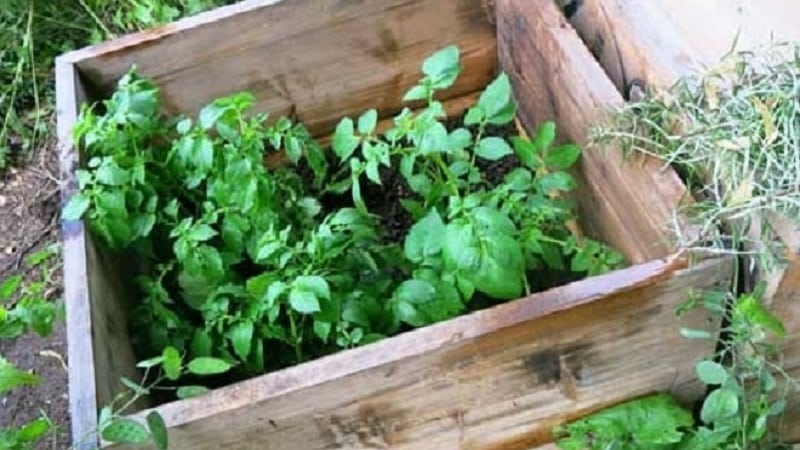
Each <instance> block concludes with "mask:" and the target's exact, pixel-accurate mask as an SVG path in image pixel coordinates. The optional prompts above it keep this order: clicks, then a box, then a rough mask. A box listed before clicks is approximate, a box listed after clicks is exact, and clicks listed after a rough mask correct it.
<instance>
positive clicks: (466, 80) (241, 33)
mask: <svg viewBox="0 0 800 450" xmlns="http://www.w3.org/2000/svg"><path fill="white" fill-rule="evenodd" d="M482 3H483V2H482V1H481V0H469V1H459V2H453V1H449V0H383V1H379V2H377V1H373V2H353V1H343V0H315V1H289V0H284V1H276V0H250V1H244V2H241V3H237V4H234V5H231V6H228V7H223V8H218V9H215V10H212V11H210V12H207V13H204V14H200V15H197V16H195V17H190V18H187V19H184V20H181V21H178V22H175V23H173V24H168V25H165V26H162V27H160V28H156V29H154V30H150V31H146V32H143V33H139V34H135V35H132V36H127V37H124V38H122V39H118V40H115V41H111V42H107V43H104V44H100V45H97V46H94V47H89V48H86V49H83V50H78V51H75V52H72V53H68V54H67V55H65V56H64V58H65V59H66V60H69V61H72V62H74V63H75V64H76V65H77V67H78V68H79V70H80V72H81V73H82V74H84V75H85V76H86V77H87V79H88V80H89V81H90V82H91V84H92V85H93V87H94V88H95V89H96V90H97V91H98V92H99V93H100V94H101V95H102V94H103V93H107V92H108V91H109V89H111V88H112V86H113V84H114V83H115V82H116V80H117V79H118V78H119V77H120V76H121V75H122V74H123V73H124V72H125V71H126V70H128V68H129V67H130V66H131V64H136V65H137V67H138V70H139V71H140V73H142V74H144V75H147V76H149V77H152V78H153V79H154V80H155V82H156V83H158V85H159V86H160V87H161V92H162V98H163V100H164V101H165V103H166V105H167V106H166V109H167V112H169V113H179V112H180V113H193V112H196V111H197V110H199V108H200V107H202V106H203V105H204V104H205V103H206V102H208V101H210V100H211V99H214V98H216V97H219V96H222V95H225V94H229V93H232V92H236V91H249V92H252V93H253V94H254V95H255V97H256V99H257V101H258V102H257V105H256V109H257V110H267V111H269V112H270V113H273V114H274V115H284V114H291V115H292V116H295V117H297V118H298V119H300V120H302V121H303V122H304V123H305V124H306V125H307V126H308V127H309V129H310V130H311V131H312V133H313V134H315V135H320V134H326V133H328V132H330V131H331V130H332V128H333V126H334V125H335V123H336V121H338V119H339V118H340V117H342V116H344V115H356V114H360V113H361V112H362V111H363V110H366V109H367V108H370V107H377V109H378V110H379V113H380V115H381V116H382V117H383V116H386V115H388V114H391V113H394V112H396V111H398V110H399V105H400V99H401V97H402V95H403V93H404V92H405V91H406V90H407V89H408V88H409V87H410V86H411V85H413V84H414V83H416V82H417V80H418V79H419V78H420V77H421V73H420V65H421V61H422V60H423V59H424V57H425V56H427V55H428V54H430V53H432V52H433V51H435V50H437V49H439V48H441V47H444V46H446V45H449V44H456V45H458V47H459V49H460V50H461V52H462V64H463V66H464V72H463V74H462V76H461V78H460V79H459V81H458V83H457V84H456V85H455V86H454V87H453V88H451V89H449V90H448V92H446V93H445V95H444V97H445V98H451V97H457V96H460V95H463V94H466V93H469V92H474V91H475V90H477V89H478V88H479V87H482V86H484V85H485V84H487V83H488V82H489V81H490V79H491V77H492V76H493V75H494V72H495V69H496V67H497V64H496V50H495V40H494V27H493V26H492V25H491V24H490V23H489V22H488V21H487V17H486V10H485V8H484V7H483V4H482Z"/></svg>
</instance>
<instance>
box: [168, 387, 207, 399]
mask: <svg viewBox="0 0 800 450" xmlns="http://www.w3.org/2000/svg"><path fill="white" fill-rule="evenodd" d="M208 392H211V390H210V389H208V388H207V387H205V386H181V387H179V388H178V390H177V391H176V392H175V395H176V396H177V397H178V398H179V399H185V398H191V397H197V396H200V395H203V394H206V393H208Z"/></svg>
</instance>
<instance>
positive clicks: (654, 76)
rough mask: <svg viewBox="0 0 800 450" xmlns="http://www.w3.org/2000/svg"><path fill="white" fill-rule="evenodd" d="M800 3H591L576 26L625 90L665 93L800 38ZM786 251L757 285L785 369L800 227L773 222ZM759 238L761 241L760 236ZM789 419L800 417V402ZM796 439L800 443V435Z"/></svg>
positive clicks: (794, 340)
mask: <svg viewBox="0 0 800 450" xmlns="http://www.w3.org/2000/svg"><path fill="white" fill-rule="evenodd" d="M798 15H800V2H796V1H791V0H724V1H722V0H706V1H702V2H697V1H692V0H653V1H648V2H638V1H632V0H584V1H583V2H582V5H581V6H580V8H579V9H578V11H577V13H576V14H575V15H574V16H573V17H572V18H571V22H572V23H573V25H574V26H575V27H576V28H577V29H578V31H579V33H580V34H581V36H582V37H583V38H584V39H585V40H586V42H587V43H588V44H589V46H590V47H591V48H592V49H593V51H594V53H595V55H596V56H597V57H598V60H599V61H600V62H601V63H602V65H603V67H604V68H605V69H606V71H607V73H608V74H609V76H610V77H611V78H612V79H613V80H614V82H615V84H616V85H617V87H618V88H620V89H623V92H625V90H626V89H627V88H628V87H629V84H630V82H631V80H640V81H642V82H644V84H645V85H649V86H652V87H656V88H666V87H668V86H670V85H672V84H673V83H674V82H675V81H676V80H677V79H678V78H679V77H681V76H685V75H691V74H693V73H696V72H697V71H701V70H703V69H704V68H705V67H709V66H713V65H714V64H716V63H717V62H718V61H719V60H720V58H722V57H723V56H724V55H725V54H726V53H728V52H729V51H730V50H731V49H732V48H733V44H734V42H737V46H736V47H735V49H736V50H754V49H757V48H759V47H763V46H765V45H768V44H769V43H770V42H771V41H775V42H786V41H788V42H797V41H800V27H798V26H797V20H796V17H797V16H798ZM766 221H767V223H768V224H769V225H770V228H771V229H772V230H774V231H775V235H776V236H777V238H778V239H780V240H781V241H782V242H783V244H784V245H785V246H786V250H787V251H786V259H787V264H786V265H785V266H784V267H781V268H779V269H777V270H775V271H773V272H770V273H764V272H762V273H757V274H750V273H748V275H749V276H752V275H755V276H754V278H755V281H763V282H765V283H766V285H767V291H766V295H765V300H766V301H767V302H768V303H769V304H770V305H771V307H772V309H773V311H774V312H775V313H776V314H777V315H778V316H779V317H780V318H781V320H783V321H784V322H785V325H786V328H787V330H788V332H789V336H788V337H787V338H786V339H785V340H784V341H783V347H782V349H783V352H784V368H785V369H786V370H795V369H798V368H800V306H799V305H800V230H798V229H797V228H796V227H793V226H792V221H791V220H790V219H788V218H785V217H778V216H775V215H770V216H768V217H766ZM753 234H754V236H760V234H759V232H758V231H754V233H753ZM792 405H793V406H790V408H789V410H790V411H789V414H790V415H794V417H796V416H797V415H798V414H800V401H797V402H796V403H793V404H792ZM796 433H797V434H798V435H797V436H796V437H794V439H795V440H798V441H800V432H796Z"/></svg>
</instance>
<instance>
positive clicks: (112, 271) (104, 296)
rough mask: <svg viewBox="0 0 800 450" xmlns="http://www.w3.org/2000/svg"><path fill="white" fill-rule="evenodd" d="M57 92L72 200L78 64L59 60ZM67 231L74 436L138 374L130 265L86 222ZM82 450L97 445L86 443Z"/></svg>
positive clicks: (66, 189)
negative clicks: (130, 329)
mask: <svg viewBox="0 0 800 450" xmlns="http://www.w3.org/2000/svg"><path fill="white" fill-rule="evenodd" d="M56 91H57V93H58V94H57V98H56V103H57V104H56V109H57V115H58V139H59V151H60V167H61V179H62V180H64V183H63V184H62V189H61V195H62V199H63V200H64V201H66V200H68V199H69V198H70V197H71V196H72V195H73V194H74V193H75V192H76V190H77V183H76V180H75V178H74V170H75V168H76V167H77V166H78V164H79V155H78V152H77V150H76V148H75V147H74V146H73V145H72V144H71V142H72V140H71V138H70V136H71V133H72V126H73V124H74V123H75V121H76V120H77V115H78V113H79V108H80V103H81V102H82V101H84V100H85V99H86V94H85V90H84V88H83V83H82V81H81V80H80V79H79V76H78V73H77V71H76V70H75V67H74V65H73V64H71V63H69V62H65V61H64V60H58V61H57V62H56ZM61 233H62V242H63V243H62V251H63V256H64V298H65V299H66V309H67V334H68V336H69V339H68V340H67V345H68V348H67V352H68V356H69V391H70V394H71V395H70V396H69V399H70V419H71V424H72V435H73V436H74V437H78V436H89V435H91V433H92V432H93V431H94V430H95V428H96V424H97V405H104V404H108V403H109V402H110V401H111V400H112V399H113V397H114V395H116V394H117V393H118V392H120V388H121V384H120V381H119V380H120V378H121V377H123V376H126V377H129V378H135V375H136V371H135V365H136V358H135V357H134V355H133V349H132V347H131V344H130V341H129V339H128V333H127V331H126V330H127V321H126V318H125V317H126V316H125V305H126V304H127V303H128V301H127V300H129V297H130V294H131V290H130V289H126V288H125V286H127V285H129V284H130V280H126V278H125V277H123V276H122V275H121V273H122V271H123V270H124V269H125V264H124V262H122V261H120V260H119V258H110V257H109V255H107V254H104V252H102V251H99V249H98V248H97V245H96V244H95V242H94V241H93V240H92V239H91V237H90V236H89V232H88V230H87V228H86V227H85V226H84V223H83V222H82V221H68V222H63V223H62V227H61ZM142 406H145V404H144V403H142ZM77 448H78V449H79V450H83V449H91V448H95V446H94V443H93V442H91V441H89V440H86V441H84V442H82V443H80V444H79V445H78V447H77Z"/></svg>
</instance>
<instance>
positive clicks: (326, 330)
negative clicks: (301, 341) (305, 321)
mask: <svg viewBox="0 0 800 450" xmlns="http://www.w3.org/2000/svg"><path fill="white" fill-rule="evenodd" d="M331 328H332V325H331V323H330V322H325V321H323V320H315V321H314V334H316V335H317V337H319V338H320V339H321V340H322V341H323V342H328V336H330V334H331Z"/></svg>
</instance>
